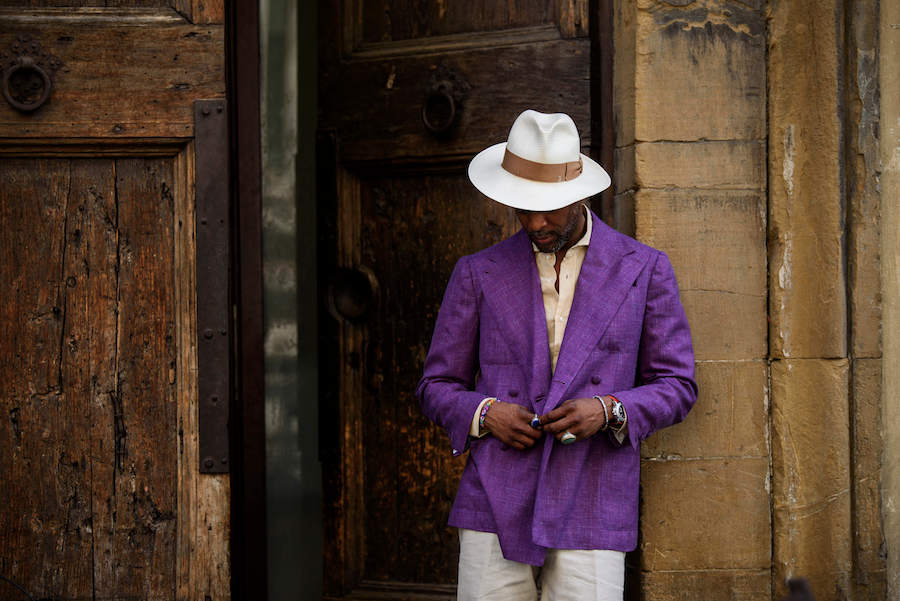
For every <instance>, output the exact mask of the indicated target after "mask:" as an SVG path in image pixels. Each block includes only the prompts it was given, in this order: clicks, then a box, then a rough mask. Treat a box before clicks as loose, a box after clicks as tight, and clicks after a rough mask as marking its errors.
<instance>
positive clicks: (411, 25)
mask: <svg viewBox="0 0 900 601" xmlns="http://www.w3.org/2000/svg"><path fill="white" fill-rule="evenodd" d="M357 2H358V3H359V4H360V5H361V15H362V22H361V23H358V24H356V27H355V29H356V30H357V31H359V32H360V33H361V39H360V40H358V42H363V43H372V42H384V41H389V40H392V41H399V40H410V39H417V38H425V37H430V36H436V35H449V34H455V33H468V32H477V31H495V30H498V29H509V28H513V27H528V26H531V25H543V24H547V23H554V22H555V20H556V7H555V6H554V2H553V0H471V1H468V2H453V1H452V0H439V1H438V2H426V3H423V2H418V1H414V0H389V1H387V2H384V1H378V2H374V1H372V0H368V1H366V0H357ZM357 10H359V9H357ZM353 16H354V15H352V14H350V15H347V18H351V19H352V18H353Z"/></svg>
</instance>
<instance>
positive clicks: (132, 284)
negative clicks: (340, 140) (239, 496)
mask: <svg viewBox="0 0 900 601" xmlns="http://www.w3.org/2000/svg"><path fill="white" fill-rule="evenodd" d="M70 4H73V3H71V2H62V1H61V2H53V1H52V0H48V1H34V0H32V1H22V2H10V1H6V2H3V8H0V58H2V61H3V62H2V67H3V69H4V78H3V82H4V85H5V86H7V87H6V89H5V90H4V96H3V97H0V155H2V156H0V408H2V411H0V416H2V418H0V474H2V475H0V478H2V482H0V575H2V576H3V577H5V578H8V579H9V580H12V581H14V582H16V583H17V584H19V585H20V586H22V587H23V588H24V589H26V590H27V591H29V592H30V594H31V595H32V596H33V597H34V598H42V599H50V598H53V599H137V598H141V599H154V600H163V599H208V600H213V601H216V600H219V599H227V598H228V597H229V596H230V593H229V570H230V566H229V557H228V522H227V517H228V515H229V482H228V476H227V474H221V475H200V473H199V469H198V467H199V465H200V463H201V462H200V458H199V457H198V420H197V410H198V409H197V407H198V405H197V403H198V400H197V396H198V378H197V362H198V354H197V345H198V342H197V319H198V316H197V313H196V295H195V292H196V277H197V276H196V274H197V267H196V262H195V214H196V211H195V186H196V185H197V183H198V182H197V179H196V176H195V174H196V168H195V154H196V150H197V146H196V143H195V138H194V134H195V127H194V125H195V110H194V103H195V100H198V99H222V98H224V95H225V83H224V43H223V34H224V32H223V18H222V17H223V14H222V8H223V6H222V2H221V1H215V0H203V2H198V1H196V0H195V1H193V2H192V1H191V0H172V1H169V0H156V1H152V0H151V1H140V0H135V1H134V2H127V1H125V2H115V3H106V2H79V3H74V4H78V5H79V8H70V7H67V5H70ZM92 4H96V5H97V6H86V5H92ZM106 4H115V5H116V6H115V7H107V6H106ZM48 85H51V86H52V87H51V88H50V94H49V98H48V99H47V100H46V102H45V103H44V104H41V105H40V106H37V107H34V106H31V105H33V104H35V103H37V102H38V101H39V100H40V99H41V97H42V96H43V95H44V90H46V89H47V86H48ZM223 104H224V103H223ZM223 139H224V138H223ZM221 150H222V151H223V152H227V150H226V149H224V148H222V149H221ZM218 175H219V177H224V176H225V174H224V173H220V174H218ZM199 193H200V192H199V191H198V194H199ZM220 275H221V280H220V281H221V286H226V287H227V285H228V284H227V282H228V276H227V272H226V271H223V272H222V273H221V274H220ZM201 317H202V316H201ZM216 335H219V333H218V332H217V333H216ZM226 370H227V368H226ZM0 591H2V593H0V596H2V597H3V598H13V596H14V595H17V594H18V593H16V591H14V590H13V589H11V588H8V586H7V584H6V583H3V582H0ZM16 598H18V597H16Z"/></svg>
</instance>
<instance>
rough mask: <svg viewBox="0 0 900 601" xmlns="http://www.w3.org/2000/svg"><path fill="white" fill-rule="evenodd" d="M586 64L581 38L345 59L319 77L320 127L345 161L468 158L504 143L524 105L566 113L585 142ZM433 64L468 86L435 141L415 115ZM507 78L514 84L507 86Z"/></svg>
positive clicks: (587, 130) (433, 70)
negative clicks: (453, 118) (329, 132)
mask: <svg viewBox="0 0 900 601" xmlns="http://www.w3.org/2000/svg"><path fill="white" fill-rule="evenodd" d="M485 65H496V66H498V67H497V68H496V69H486V68H484V66H485ZM589 67H590V44H589V43H588V42H587V41H585V40H557V41H547V42H541V43H533V44H525V45H520V46H511V47H501V48H489V49H480V50H472V51H468V52H464V53H454V54H447V55H444V56H430V57H429V56H424V57H423V56H412V57H405V58H398V59H394V60H391V61H384V62H381V61H373V62H368V61H366V62H350V63H349V64H347V65H346V66H345V67H344V68H342V69H339V70H324V71H323V72H322V74H321V77H320V80H319V82H320V94H321V96H320V98H321V99H322V102H321V103H320V106H321V107H322V110H323V122H322V125H323V126H325V127H332V128H335V129H336V130H337V131H338V132H339V135H340V139H341V155H342V159H343V160H344V161H348V162H354V161H388V160H399V159H403V158H405V157H410V156H416V157H435V156H451V155H465V156H468V157H471V156H473V155H474V154H475V153H476V152H478V151H480V150H482V149H483V148H485V147H487V146H489V145H491V144H495V143H497V142H500V141H503V140H505V139H506V136H507V134H508V133H509V127H510V125H512V122H513V121H514V120H515V118H516V116H518V115H519V113H521V112H522V111H523V110H525V109H526V108H533V109H536V110H540V111H544V112H560V111H562V112H567V113H569V114H570V115H571V116H572V118H573V119H574V120H575V123H576V125H577V126H578V130H579V133H580V134H581V141H582V145H583V146H584V147H587V146H589V145H590V141H591V131H590V102H589V100H590V89H589V87H590V86H589V83H590V73H589ZM439 68H440V69H449V70H450V71H452V72H454V73H455V74H456V75H457V76H458V77H461V78H462V79H464V80H465V81H466V82H468V84H469V86H471V89H470V91H469V93H468V95H467V96H466V98H465V99H464V100H463V101H462V103H461V104H462V106H461V108H460V109H459V110H460V116H459V122H458V124H457V125H456V127H455V129H454V130H453V131H452V132H451V133H450V134H449V135H447V136H444V137H440V138H439V137H436V136H434V135H433V134H432V133H431V132H429V131H428V130H427V129H426V128H425V126H424V124H423V122H422V118H421V111H422V104H423V102H424V100H425V97H426V94H427V92H428V89H429V84H430V82H431V80H432V78H433V74H434V73H436V72H437V71H438V69H439ZM511 81H515V82H517V84H516V85H508V83H507V82H511ZM363 91H364V92H363ZM361 94H364V96H361Z"/></svg>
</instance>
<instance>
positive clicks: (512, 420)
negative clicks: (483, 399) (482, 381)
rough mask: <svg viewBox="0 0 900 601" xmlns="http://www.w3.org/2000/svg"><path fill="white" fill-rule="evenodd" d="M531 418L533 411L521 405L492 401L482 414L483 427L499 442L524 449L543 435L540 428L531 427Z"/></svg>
mask: <svg viewBox="0 0 900 601" xmlns="http://www.w3.org/2000/svg"><path fill="white" fill-rule="evenodd" d="M532 418H534V413H532V412H530V411H528V410H527V409H525V407H522V406H521V405H516V404H515V403H504V402H503V401H494V403H493V404H492V405H491V408H490V409H488V412H487V415H485V416H484V427H485V428H487V430H488V431H489V432H490V433H491V434H492V435H493V436H494V437H495V438H499V439H500V442H503V443H505V444H508V445H509V446H511V447H512V448H514V449H518V450H520V451H524V450H525V449H528V448H530V447H531V446H532V445H534V443H535V441H536V440H537V439H538V438H540V437H541V436H542V435H543V432H542V431H541V430H539V429H537V428H532V427H531V420H532Z"/></svg>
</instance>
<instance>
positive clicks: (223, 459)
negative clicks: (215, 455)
mask: <svg viewBox="0 0 900 601" xmlns="http://www.w3.org/2000/svg"><path fill="white" fill-rule="evenodd" d="M226 463H228V457H222V465H225V464H226Z"/></svg>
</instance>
